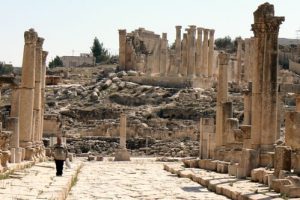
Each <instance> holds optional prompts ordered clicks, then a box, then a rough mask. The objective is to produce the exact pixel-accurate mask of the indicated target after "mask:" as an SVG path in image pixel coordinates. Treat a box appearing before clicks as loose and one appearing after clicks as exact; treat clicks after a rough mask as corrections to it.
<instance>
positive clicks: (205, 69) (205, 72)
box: [201, 29, 209, 77]
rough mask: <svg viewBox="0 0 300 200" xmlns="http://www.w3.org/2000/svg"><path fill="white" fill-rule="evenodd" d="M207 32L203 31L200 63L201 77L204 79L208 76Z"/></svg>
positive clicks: (206, 30)
mask: <svg viewBox="0 0 300 200" xmlns="http://www.w3.org/2000/svg"><path fill="white" fill-rule="evenodd" d="M208 31H209V29H203V46H202V56H201V62H202V69H203V75H204V76H205V77H207V76H208ZM201 71H202V70H201Z"/></svg>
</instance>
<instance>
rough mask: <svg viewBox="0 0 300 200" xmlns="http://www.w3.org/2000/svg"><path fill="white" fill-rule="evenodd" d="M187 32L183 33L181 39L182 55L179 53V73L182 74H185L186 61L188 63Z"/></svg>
mask: <svg viewBox="0 0 300 200" xmlns="http://www.w3.org/2000/svg"><path fill="white" fill-rule="evenodd" d="M187 38H188V36H187V33H184V34H183V40H182V51H181V53H182V55H181V70H180V74H181V75H182V76H187V63H188V57H187V55H188V54H187V45H188V43H187Z"/></svg>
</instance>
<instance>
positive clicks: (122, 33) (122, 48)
mask: <svg viewBox="0 0 300 200" xmlns="http://www.w3.org/2000/svg"><path fill="white" fill-rule="evenodd" d="M125 64H126V29H121V30H119V65H120V69H121V70H125Z"/></svg>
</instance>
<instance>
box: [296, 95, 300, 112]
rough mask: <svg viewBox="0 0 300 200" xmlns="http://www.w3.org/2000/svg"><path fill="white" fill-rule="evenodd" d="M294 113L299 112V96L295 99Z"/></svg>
mask: <svg viewBox="0 0 300 200" xmlns="http://www.w3.org/2000/svg"><path fill="white" fill-rule="evenodd" d="M296 112H300V95H299V94H298V95H297V97H296Z"/></svg>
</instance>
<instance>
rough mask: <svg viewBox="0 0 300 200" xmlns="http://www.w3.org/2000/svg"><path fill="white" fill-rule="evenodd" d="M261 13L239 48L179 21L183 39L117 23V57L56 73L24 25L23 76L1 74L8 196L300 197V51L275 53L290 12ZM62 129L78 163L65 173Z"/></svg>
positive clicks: (0, 130)
mask: <svg viewBox="0 0 300 200" xmlns="http://www.w3.org/2000/svg"><path fill="white" fill-rule="evenodd" d="M253 17H254V20H253V23H252V25H251V26H250V25H249V28H250V27H251V31H252V32H253V36H252V37H249V38H240V37H238V38H236V40H235V43H234V48H233V51H229V50H227V49H222V50H221V49H218V48H217V47H216V46H217V45H216V43H215V30H214V29H208V28H203V27H197V26H196V25H190V26H188V27H187V28H186V29H184V30H183V27H182V26H180V25H176V26H175V34H174V38H175V41H174V42H171V41H169V40H168V35H167V33H162V34H161V35H158V34H156V33H154V32H152V31H149V30H146V29H144V28H138V29H136V30H134V31H132V32H127V30H126V29H119V30H118V33H119V38H118V40H119V63H118V64H111V65H110V64H109V65H108V64H107V65H106V64H105V65H104V64H95V65H96V66H93V67H91V66H84V67H83V66H81V67H78V66H69V65H68V66H65V67H57V68H53V69H49V68H47V66H46V65H47V64H46V58H47V55H48V52H46V51H44V50H43V43H44V39H43V38H42V37H39V36H38V34H37V32H36V31H35V30H34V29H29V30H28V31H25V33H24V39H25V44H24V51H23V63H22V73H21V74H18V73H16V72H14V74H11V75H10V76H0V86H1V103H2V106H1V116H0V119H1V123H0V197H3V198H4V199H14V198H16V199H18V198H19V197H20V198H23V197H24V198H25V197H26V198H27V197H28V198H29V199H30V198H31V199H67V198H68V199H79V198H81V199H104V198H111V199H119V198H121V199H127V198H128V199H143V198H144V199H160V198H162V199H163V198H171V199H173V198H174V199H175V198H180V199H206V198H208V199H227V198H229V199H236V200H243V199H251V200H258V199H259V200H267V199H287V198H288V199H293V198H300V177H299V176H300V136H299V133H300V75H299V72H298V73H297V70H298V67H297V63H296V60H297V57H295V56H294V57H292V56H290V57H289V56H288V59H287V58H285V56H286V55H285V53H286V52H288V51H292V50H290V49H286V48H287V47H280V48H278V46H279V44H278V43H279V39H278V35H279V30H280V26H281V24H282V23H283V22H284V21H285V17H278V16H276V15H275V9H274V6H273V5H272V4H269V3H264V4H262V5H260V6H258V8H257V9H256V10H255V11H254V13H253ZM216 31H218V29H217V27H216ZM299 49H300V48H299ZM299 58H300V50H299ZM91 59H94V57H93V58H91ZM286 59H287V60H291V62H290V70H288V69H285V68H283V64H282V63H283V62H284V61H286ZM292 60H293V61H292ZM278 61H279V62H278ZM294 61H295V62H294ZM70 63H71V62H70ZM70 63H69V64H70ZM280 63H281V64H280ZM93 65H94V60H93ZM58 136H59V137H62V140H63V143H64V144H66V145H67V148H68V151H69V154H68V161H71V162H72V164H71V165H72V166H71V167H70V168H68V167H65V169H64V173H65V174H66V175H65V176H63V177H55V175H54V172H52V171H53V166H54V164H53V160H52V159H53V158H52V152H53V151H52V146H53V145H54V144H55V141H56V138H57V137H58ZM101 161H102V162H101ZM112 161H113V162H112ZM119 161H127V162H119ZM66 162H67V161H66ZM162 162H164V163H162ZM162 166H163V168H164V170H166V171H167V172H170V173H172V174H175V175H176V176H173V175H170V174H169V173H167V172H165V171H163V170H162ZM25 168H26V169H25ZM27 168H28V169H27ZM82 168H83V169H82ZM81 169H82V170H81ZM24 171H26V173H25V172H24ZM52 173H53V174H52ZM100 173H101V174H100ZM28 174H30V175H28ZM30 176H35V177H36V179H34V180H35V181H28V180H26V178H28V179H31V178H32V177H31V178H30ZM177 176H178V177H181V178H187V179H190V180H186V179H184V181H183V180H182V179H178V177H177ZM23 177H26V178H24V179H23ZM77 177H79V178H77ZM99 177H100V178H99ZM19 179H20V180H22V181H23V182H26V187H28V188H25V187H24V189H22V190H20V187H19V186H20V183H19V182H18V181H19ZM40 179H41V180H40ZM2 182H3V183H2ZM23 182H22V183H23ZM35 182H36V183H35ZM103 182H105V184H103ZM186 182H188V185H185V184H186ZM34 183H35V184H34ZM1 184H2V185H1ZM22 187H23V185H22ZM157 187H159V192H157V190H158V189H157ZM95 188H97V190H101V192H99V191H97V192H95ZM99 188H100V189H99ZM116 188H118V189H116ZM206 188H207V189H206ZM19 190H20V191H19ZM83 190H84V192H83ZM108 190H109V191H110V192H107V191H108ZM116 190H118V191H116ZM11 191H14V192H11ZM102 191H103V192H102ZM203 191H205V192H203ZM213 192H214V193H213ZM157 193H159V194H157ZM215 193H216V194H215ZM160 195H161V196H160ZM193 195H194V196H193ZM206 195H208V196H206ZM220 195H223V197H222V196H220Z"/></svg>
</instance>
